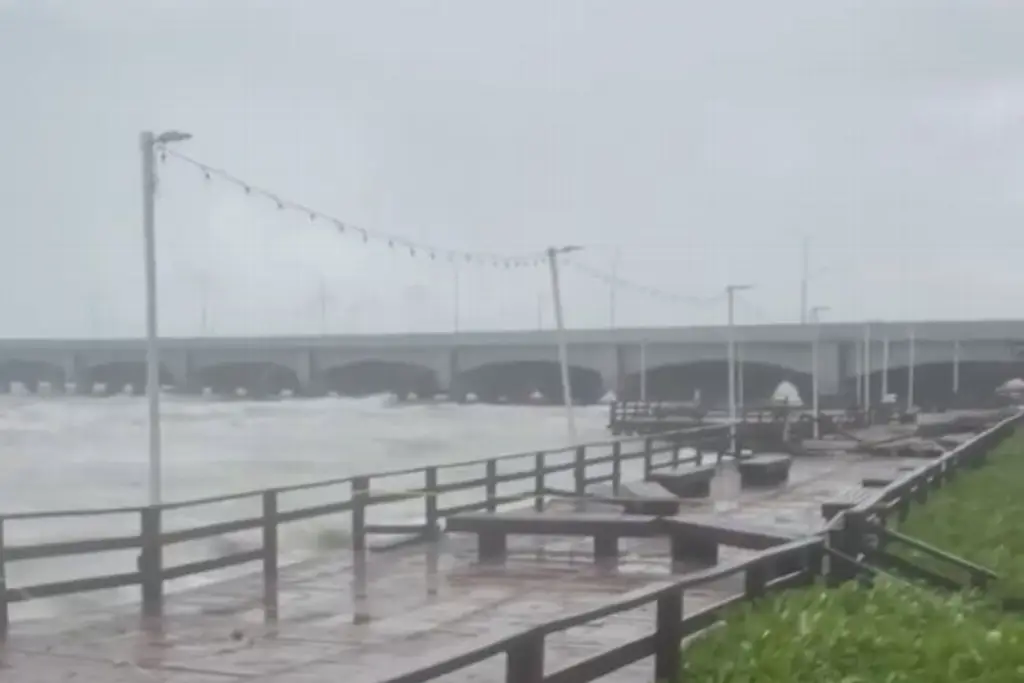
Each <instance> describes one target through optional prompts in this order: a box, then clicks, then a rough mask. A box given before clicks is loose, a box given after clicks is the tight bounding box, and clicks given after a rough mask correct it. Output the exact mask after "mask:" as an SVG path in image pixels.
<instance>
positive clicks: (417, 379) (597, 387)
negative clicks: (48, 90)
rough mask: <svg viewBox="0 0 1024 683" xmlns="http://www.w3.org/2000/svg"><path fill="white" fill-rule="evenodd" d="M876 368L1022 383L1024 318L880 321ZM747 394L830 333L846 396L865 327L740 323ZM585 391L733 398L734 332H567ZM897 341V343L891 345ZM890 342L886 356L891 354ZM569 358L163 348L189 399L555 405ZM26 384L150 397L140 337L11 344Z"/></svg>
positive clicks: (478, 335)
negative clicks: (730, 336) (729, 377)
mask: <svg viewBox="0 0 1024 683" xmlns="http://www.w3.org/2000/svg"><path fill="white" fill-rule="evenodd" d="M869 329H870V344H869V357H870V365H869V368H868V371H869V372H870V373H872V374H873V375H875V376H876V377H875V380H874V381H873V382H872V383H871V384H872V391H873V393H876V394H877V393H878V392H879V391H880V388H881V381H880V380H881V377H880V374H881V368H882V366H883V356H887V358H888V368H889V373H888V385H889V389H890V391H891V392H893V393H901V394H902V393H903V392H904V390H905V387H906V384H907V382H908V372H907V368H908V366H909V363H910V358H911V353H910V347H911V343H910V341H909V340H910V336H911V331H913V336H914V339H915V341H914V353H913V357H914V359H915V360H914V363H915V368H916V371H915V382H916V383H917V384H918V386H919V387H920V391H921V392H924V393H927V394H929V395H932V396H941V395H943V394H944V393H945V394H949V395H953V394H954V393H956V394H966V395H970V396H977V395H981V394H988V393H990V392H991V391H992V390H993V389H994V388H995V387H996V386H998V384H1000V383H1002V382H1003V381H1006V380H1007V379H1011V378H1013V377H1018V376H1022V375H1024V320H986V321H931V322H913V323H911V322H886V323H872V324H871V325H870V327H869ZM735 334H736V338H737V341H738V343H739V353H740V357H741V359H742V363H743V369H744V370H743V374H744V387H745V389H744V391H745V393H746V395H747V398H748V399H751V400H756V399H758V398H764V397H765V396H766V395H768V394H770V393H771V391H773V390H774V388H775V387H776V386H777V385H778V384H779V382H781V381H790V382H792V383H793V384H795V385H796V386H797V387H798V388H799V389H801V393H803V394H806V393H807V392H808V391H809V386H810V376H811V363H812V355H811V351H810V349H811V344H812V340H813V339H814V336H815V334H820V358H821V361H820V363H821V365H820V373H821V375H820V382H821V391H822V393H823V394H826V395H829V394H831V395H841V394H849V393H851V392H852V391H853V387H855V386H856V381H855V380H856V379H857V378H858V377H860V376H861V375H862V373H863V369H862V367H861V366H862V365H863V363H862V361H861V359H862V358H863V343H864V338H865V325H864V324H858V323H831V324H822V325H821V326H820V328H816V327H815V326H812V325H797V324H782V325H750V326H737V327H736V328H735ZM567 336H568V340H569V362H570V365H571V378H572V384H573V393H574V397H575V399H576V400H577V401H579V402H593V401H596V400H599V399H600V398H601V397H602V396H604V395H605V394H606V393H607V392H609V391H614V392H616V393H617V394H618V395H619V396H620V397H623V398H635V397H636V395H637V394H638V392H639V386H640V381H639V378H640V375H641V373H642V372H645V371H646V374H647V382H646V384H647V389H648V397H649V398H651V399H674V398H690V397H692V395H693V391H694V390H695V389H700V390H701V393H702V395H703V396H705V397H707V398H708V399H709V400H711V401H715V400H718V399H720V398H721V396H720V395H721V394H723V393H724V391H725V385H726V383H725V379H724V378H725V376H726V371H725V364H726V356H727V347H726V340H727V328H726V327H724V326H718V327H674V328H623V329H606V330H570V331H569V332H568V333H567ZM886 339H887V340H888V343H887V344H886V342H884V341H883V340H886ZM885 346H887V347H888V349H887V352H886V349H885V348H884V347H885ZM557 362H558V354H557V349H556V346H555V335H554V332H553V331H550V330H545V331H507V332H463V333H459V334H406V335H347V336H346V335H331V336H304V337H250V338H242V337H204V338H168V339H164V340H162V368H161V375H162V377H163V383H164V384H165V385H166V386H168V387H173V388H175V389H177V390H179V391H183V392H201V391H203V390H204V389H208V390H211V391H213V392H214V393H220V394H234V393H237V390H239V389H244V390H245V392H246V393H247V394H248V395H250V396H253V395H257V396H258V395H272V394H279V393H281V392H283V391H287V392H291V393H293V394H296V395H313V396H315V395H325V394H328V393H337V394H342V395H368V394H373V393H381V392H394V393H399V394H416V395H417V396H421V397H426V396H431V395H436V394H441V393H446V394H449V395H450V396H453V397H454V398H456V399H459V398H462V397H465V396H466V395H469V394H474V395H476V396H477V397H478V398H480V399H481V400H485V401H501V400H509V401H515V402H523V401H526V400H538V398H540V400H543V399H544V398H546V399H548V400H551V401H557V400H558V399H559V397H560V385H559V375H558V369H557ZM12 383H20V384H21V385H23V386H24V387H26V388H27V389H29V390H30V391H32V390H35V389H36V388H38V387H39V386H41V385H49V386H51V387H54V388H56V389H57V390H62V389H64V388H65V387H67V388H73V389H75V390H77V391H78V392H80V393H91V392H93V391H94V389H96V388H97V387H100V388H103V387H105V388H106V389H108V390H110V391H111V392H120V391H122V390H124V389H125V388H126V387H130V388H131V389H132V390H133V391H135V392H138V393H141V392H142V390H143V388H144V384H145V342H144V340H142V339H64V340H56V339H7V340H0V391H2V390H4V389H8V388H9V387H10V386H11V385H12Z"/></svg>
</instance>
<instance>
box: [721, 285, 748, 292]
mask: <svg viewBox="0 0 1024 683" xmlns="http://www.w3.org/2000/svg"><path fill="white" fill-rule="evenodd" d="M753 288H754V285H726V286H725V291H727V292H742V291H745V290H747V289H753Z"/></svg>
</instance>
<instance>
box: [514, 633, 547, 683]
mask: <svg viewBox="0 0 1024 683" xmlns="http://www.w3.org/2000/svg"><path fill="white" fill-rule="evenodd" d="M543 680H544V635H543V634H542V633H536V632H532V631H528V632H526V633H524V634H523V635H522V636H520V637H519V638H517V639H516V640H515V641H514V642H513V643H512V644H510V646H509V648H508V651H507V652H506V653H505V683H542V681H543Z"/></svg>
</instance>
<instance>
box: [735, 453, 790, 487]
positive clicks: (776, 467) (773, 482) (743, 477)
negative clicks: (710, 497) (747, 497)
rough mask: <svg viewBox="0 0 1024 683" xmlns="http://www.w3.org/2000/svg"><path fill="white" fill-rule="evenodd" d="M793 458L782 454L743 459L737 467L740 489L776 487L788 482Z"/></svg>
mask: <svg viewBox="0 0 1024 683" xmlns="http://www.w3.org/2000/svg"><path fill="white" fill-rule="evenodd" d="M792 466H793V456H791V455H785V454H782V453H766V454H764V455H754V456H751V457H749V458H743V459H742V460H740V461H739V463H738V465H737V467H738V468H739V471H740V487H741V488H747V487H761V486H778V485H779V484H784V483H786V482H787V481H788V480H789V469H790V468H791V467H792Z"/></svg>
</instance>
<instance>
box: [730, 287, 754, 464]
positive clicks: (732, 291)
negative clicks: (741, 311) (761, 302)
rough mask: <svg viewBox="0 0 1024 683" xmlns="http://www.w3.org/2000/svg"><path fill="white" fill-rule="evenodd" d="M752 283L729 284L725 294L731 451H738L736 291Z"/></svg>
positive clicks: (740, 290) (744, 288) (742, 289)
mask: <svg viewBox="0 0 1024 683" xmlns="http://www.w3.org/2000/svg"><path fill="white" fill-rule="evenodd" d="M751 286H752V285H728V286H726V288H725V294H726V297H727V299H728V301H729V324H728V328H727V329H728V335H729V340H728V358H729V363H728V365H729V451H730V452H731V453H732V455H733V456H734V457H736V456H738V454H737V453H736V326H735V309H736V292H742V291H744V290H747V289H750V288H751Z"/></svg>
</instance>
